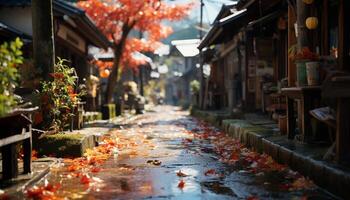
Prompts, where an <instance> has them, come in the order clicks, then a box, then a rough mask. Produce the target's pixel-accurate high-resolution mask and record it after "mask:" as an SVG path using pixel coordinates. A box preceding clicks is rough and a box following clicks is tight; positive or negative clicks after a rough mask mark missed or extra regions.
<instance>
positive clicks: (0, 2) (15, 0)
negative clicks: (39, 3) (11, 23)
mask: <svg viewBox="0 0 350 200" xmlns="http://www.w3.org/2000/svg"><path fill="white" fill-rule="evenodd" d="M31 3H32V1H31V0H0V6H26V5H30V4H31Z"/></svg>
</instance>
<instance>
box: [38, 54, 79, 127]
mask: <svg viewBox="0 0 350 200" xmlns="http://www.w3.org/2000/svg"><path fill="white" fill-rule="evenodd" d="M58 60H59V61H58V62H57V63H56V64H55V66H54V70H55V71H54V73H50V76H51V77H52V80H49V81H44V82H42V90H41V92H40V99H41V109H42V112H43V113H44V116H43V118H45V119H44V123H45V124H44V125H43V126H44V127H43V128H44V129H46V130H51V131H52V132H54V133H56V132H58V131H62V130H64V129H67V128H68V127H69V126H71V122H72V118H73V116H74V111H75V108H76V106H77V103H78V102H79V101H80V97H81V96H82V95H84V91H77V90H76V88H75V87H76V81H77V79H78V77H77V76H76V73H75V69H74V68H71V67H69V66H67V65H66V64H65V63H66V60H64V59H60V58H59V59H58ZM46 113H48V115H45V114H46Z"/></svg>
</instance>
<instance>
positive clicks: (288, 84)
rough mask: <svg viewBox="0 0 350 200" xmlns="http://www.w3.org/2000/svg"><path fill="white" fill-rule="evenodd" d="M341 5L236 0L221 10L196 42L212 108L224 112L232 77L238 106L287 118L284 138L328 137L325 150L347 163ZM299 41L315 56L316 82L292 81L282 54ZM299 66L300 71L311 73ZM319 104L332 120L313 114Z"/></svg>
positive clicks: (347, 93) (347, 5) (349, 35)
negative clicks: (207, 71) (208, 70)
mask: <svg viewBox="0 0 350 200" xmlns="http://www.w3.org/2000/svg"><path fill="white" fill-rule="evenodd" d="M347 10H350V2H348V1H346V0H325V1H311V2H310V4H307V3H306V2H305V1H303V0H290V1H282V0H272V1H271V0H259V1H257V0H240V1H238V3H237V4H236V5H235V6H234V7H232V8H231V9H229V11H227V10H226V11H225V7H223V9H222V11H221V12H220V13H219V15H218V17H217V19H216V21H215V22H214V24H213V26H212V28H211V30H210V31H209V33H208V34H207V35H206V36H205V37H204V39H203V40H202V42H201V44H200V45H199V48H200V49H202V50H203V52H204V54H203V55H204V56H205V59H204V62H206V63H210V64H211V66H212V73H211V75H210V79H209V84H208V87H207V90H208V91H209V93H210V91H212V93H213V94H214V92H216V94H214V95H217V96H219V98H214V99H219V100H217V102H218V103H216V106H215V108H216V109H217V108H219V109H225V110H228V111H229V112H232V108H234V107H236V106H237V102H235V99H236V100H237V99H238V98H237V95H240V93H239V92H237V90H236V88H237V86H236V85H237V83H240V85H241V89H242V93H241V94H242V105H243V110H245V111H246V112H251V111H259V112H261V111H262V112H265V113H269V114H270V116H271V117H273V118H274V119H275V120H277V121H278V120H279V121H281V120H285V119H287V123H286V124H287V127H286V133H287V135H288V138H289V139H291V140H296V141H298V142H302V143H313V142H317V141H323V142H328V143H329V144H330V146H332V148H330V150H329V152H333V151H334V152H335V155H336V156H335V158H336V160H337V161H339V162H344V161H345V162H349V161H350V153H349V152H350V149H349V148H348V146H349V143H350V125H349V123H348V122H349V119H350V108H349V107H350V104H349V102H350V99H349V97H350V89H349V88H350V85H349V83H350V82H349V80H350V78H349V71H350V65H349V64H350V63H349V59H350V54H349V53H350V51H349V47H350V41H349V40H350V32H349V31H350V26H349V25H346V24H345V23H346V19H349V18H350V12H346V11H347ZM232 11H233V12H232ZM317 22H318V23H317ZM213 45H215V47H214V46H213ZM306 47H307V48H308V50H309V51H310V52H311V53H313V54H319V55H320V57H319V59H318V60H317V63H318V64H319V68H317V69H318V70H316V71H315V72H314V73H316V74H317V76H318V77H319V80H318V82H317V84H311V83H307V82H306V83H305V84H304V85H300V84H299V82H298V81H299V80H300V71H298V70H299V69H301V68H299V66H298V67H297V66H296V65H295V61H294V60H292V58H291V56H290V53H291V50H294V49H295V51H297V52H302V50H304V49H305V48H306ZM207 51H208V52H207ZM213 51H214V52H213ZM297 69H298V70H297ZM310 69H311V68H310ZM304 70H305V73H307V75H308V76H309V75H310V74H311V72H312V71H311V70H310V71H308V72H306V69H304ZM309 79H311V78H310V77H309ZM235 84H236V85H235ZM218 91H219V92H218ZM235 91H236V92H235ZM209 97H210V95H206V101H207V102H210V101H211V100H210V98H209ZM208 105H209V106H210V103H209V104H208ZM320 108H323V109H325V110H328V111H329V113H327V114H329V116H330V117H331V115H332V116H333V117H334V119H332V120H324V119H320V117H318V116H317V114H315V113H320V112H322V110H323V109H320ZM333 112H334V113H335V114H332V113H333ZM323 114H324V113H323ZM283 115H286V116H287V117H283ZM311 124H314V125H313V126H311ZM322 126H328V127H329V129H327V128H326V129H323V128H320V127H322ZM324 130H330V131H329V132H328V131H324ZM328 136H331V137H330V138H331V139H329V137H328ZM331 144H333V145H331Z"/></svg>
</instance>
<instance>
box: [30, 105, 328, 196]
mask: <svg viewBox="0 0 350 200" xmlns="http://www.w3.org/2000/svg"><path fill="white" fill-rule="evenodd" d="M226 140H227V141H226ZM103 144H104V146H105V149H103V148H100V149H97V150H91V151H88V152H87V156H86V158H84V159H85V160H84V159H82V160H80V159H74V160H70V159H65V160H64V163H63V164H61V165H60V166H57V167H56V168H53V169H52V170H51V173H50V174H48V176H47V177H45V179H43V180H42V181H41V183H39V184H38V186H36V187H34V188H32V189H31V190H28V191H26V193H25V194H24V195H25V196H26V197H27V198H28V197H39V198H43V197H45V196H49V197H50V198H51V199H60V198H63V197H66V198H68V199H189V200H195V199H249V200H254V199H332V198H333V197H331V196H330V195H329V194H328V193H326V192H325V191H323V190H321V189H319V188H318V187H317V186H315V185H313V183H312V181H310V180H308V179H306V178H304V177H302V176H300V175H298V174H297V173H294V172H292V171H291V170H289V169H287V168H286V167H285V166H282V165H278V164H277V163H274V162H273V161H272V160H270V159H271V158H269V157H268V156H266V155H262V156H261V155H258V154H256V153H255V152H251V151H249V150H247V149H245V148H244V147H243V146H242V145H240V144H239V143H238V142H237V141H234V140H230V141H228V138H225V136H224V135H223V133H221V132H219V131H218V130H215V128H213V127H210V126H207V125H205V124H204V123H202V122H199V121H197V120H196V119H193V118H191V117H189V116H188V113H187V112H183V111H178V110H176V109H175V108H174V107H170V106H161V107H156V108H155V111H154V112H149V113H147V114H145V115H142V116H139V117H137V119H136V120H134V121H131V122H128V123H126V124H123V125H120V126H119V128H117V129H115V130H114V131H112V132H110V133H109V134H108V135H107V136H106V139H105V141H104V143H103ZM103 144H102V146H103ZM231 147H232V148H231ZM233 147H234V148H233ZM96 151H98V152H99V153H96ZM228 152H232V153H228ZM241 158H244V159H241ZM84 163H85V164H84ZM45 184H46V188H45V190H46V191H44V192H42V191H40V190H39V188H41V189H42V187H44V186H40V185H45ZM48 184H49V186H48ZM35 192H37V193H38V194H36V193H35ZM40 192H41V193H40ZM45 192H46V194H45ZM50 198H49V199H50Z"/></svg>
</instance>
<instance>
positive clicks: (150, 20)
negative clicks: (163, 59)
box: [78, 0, 193, 103]
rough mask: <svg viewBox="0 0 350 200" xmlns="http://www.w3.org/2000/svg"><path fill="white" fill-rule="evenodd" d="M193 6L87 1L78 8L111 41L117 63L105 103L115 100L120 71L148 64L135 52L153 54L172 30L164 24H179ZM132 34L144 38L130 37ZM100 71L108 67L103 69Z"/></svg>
mask: <svg viewBox="0 0 350 200" xmlns="http://www.w3.org/2000/svg"><path fill="white" fill-rule="evenodd" d="M192 5H193V3H190V4H182V5H180V4H173V5H171V4H169V3H167V2H165V1H159V0H146V1H139V0H115V1H111V0H86V1H79V2H78V6H79V7H80V8H82V9H83V10H85V11H86V13H87V15H88V16H90V17H91V18H92V20H93V21H94V22H95V24H96V25H97V27H98V28H99V29H100V30H101V31H102V32H103V33H104V34H105V36H106V37H107V38H108V39H109V40H111V41H112V43H113V51H114V61H113V65H112V70H111V73H110V75H109V78H108V84H107V92H106V93H105V95H106V102H107V103H110V102H111V100H112V94H113V89H114V87H115V83H116V81H117V77H118V68H119V66H122V67H125V66H127V67H131V68H137V67H138V66H140V65H143V64H145V63H146V60H145V58H137V57H136V56H135V53H136V52H154V51H155V50H156V49H157V48H158V47H159V46H160V45H161V42H160V41H161V40H162V39H164V38H166V37H167V36H168V35H169V34H170V33H171V32H172V29H171V27H169V26H166V25H164V24H163V23H162V22H163V21H164V20H169V21H175V20H180V19H182V18H183V17H185V16H186V15H187V13H188V12H189V10H190V9H191V8H192ZM132 31H138V32H140V33H141V34H142V38H140V37H132V36H130V35H131V34H130V33H131V32H132ZM101 67H106V65H102V66H101Z"/></svg>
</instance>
